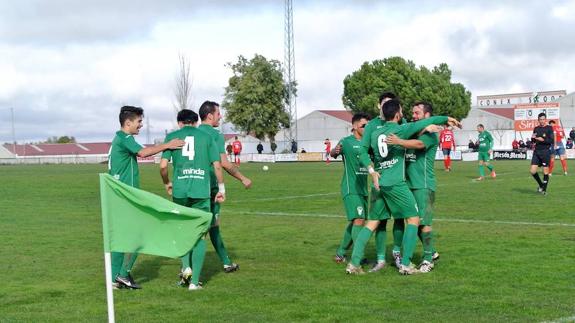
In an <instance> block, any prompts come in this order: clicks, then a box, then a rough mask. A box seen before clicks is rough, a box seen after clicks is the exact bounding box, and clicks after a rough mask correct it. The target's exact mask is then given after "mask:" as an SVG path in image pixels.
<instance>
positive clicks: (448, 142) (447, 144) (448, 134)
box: [439, 129, 455, 149]
mask: <svg viewBox="0 0 575 323" xmlns="http://www.w3.org/2000/svg"><path fill="white" fill-rule="evenodd" d="M439 139H440V141H441V148H445V149H451V147H453V146H455V136H454V135H453V131H451V130H449V129H445V130H443V131H441V135H440V136H439Z"/></svg>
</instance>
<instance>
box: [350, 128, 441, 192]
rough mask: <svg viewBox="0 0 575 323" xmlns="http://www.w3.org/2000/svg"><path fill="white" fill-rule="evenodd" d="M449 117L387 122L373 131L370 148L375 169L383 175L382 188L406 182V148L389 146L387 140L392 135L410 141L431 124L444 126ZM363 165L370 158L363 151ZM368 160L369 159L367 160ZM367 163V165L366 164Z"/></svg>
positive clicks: (380, 180)
mask: <svg viewBox="0 0 575 323" xmlns="http://www.w3.org/2000/svg"><path fill="white" fill-rule="evenodd" d="M445 122H447V117H431V118H427V119H424V120H420V121H417V122H410V123H404V124H402V125H399V124H397V123H396V122H386V123H385V124H384V125H383V127H381V128H379V129H377V130H375V131H373V132H372V133H371V137H370V140H369V142H370V147H371V148H372V149H373V151H374V155H375V160H374V168H375V170H376V171H378V172H379V173H380V174H381V177H380V178H379V185H380V186H393V185H396V184H399V183H401V182H403V181H405V152H406V150H405V148H403V147H402V146H399V145H388V144H387V143H386V142H385V140H386V139H387V136H388V135H390V134H395V135H397V136H398V137H399V138H402V139H408V138H410V137H411V136H413V135H415V134H417V133H418V132H420V131H421V130H423V129H425V127H427V126H428V125H431V124H444V123H445ZM360 158H361V159H362V164H368V163H369V156H368V155H367V153H366V152H365V151H363V150H362V154H361V157H360ZM366 158H367V159H366ZM366 162H367V163H366Z"/></svg>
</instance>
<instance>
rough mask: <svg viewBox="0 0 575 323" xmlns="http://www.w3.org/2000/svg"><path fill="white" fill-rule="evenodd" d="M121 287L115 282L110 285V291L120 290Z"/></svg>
mask: <svg viewBox="0 0 575 323" xmlns="http://www.w3.org/2000/svg"><path fill="white" fill-rule="evenodd" d="M121 288H122V287H121V286H120V284H118V283H117V282H113V283H112V289H121Z"/></svg>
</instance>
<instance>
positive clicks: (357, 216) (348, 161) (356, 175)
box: [330, 112, 385, 263]
mask: <svg viewBox="0 0 575 323" xmlns="http://www.w3.org/2000/svg"><path fill="white" fill-rule="evenodd" d="M368 120H369V116H368V115H367V114H365V113H361V112H360V113H356V114H354V115H353V117H352V118H351V124H352V130H351V131H352V133H353V134H352V135H349V136H347V137H345V138H343V139H341V140H340V141H339V142H338V144H337V145H336V146H335V148H333V149H332V150H331V151H330V156H331V157H333V158H337V157H338V156H339V155H342V159H343V176H342V178H341V197H342V199H343V205H344V208H345V214H346V216H347V220H348V221H349V223H348V225H347V226H346V228H345V231H344V235H343V239H342V241H341V243H340V245H339V248H338V249H337V251H336V252H335V256H334V261H335V262H337V263H342V262H345V261H347V259H346V257H345V251H346V249H347V248H349V246H350V245H351V243H352V241H353V239H355V237H356V236H357V233H358V232H359V230H361V228H362V227H363V223H364V220H365V218H366V213H367V169H366V168H361V167H360V166H359V159H358V157H359V151H360V147H361V142H360V140H361V136H362V135H363V130H364V128H365V125H366V124H367V121H368ZM384 256H385V254H384Z"/></svg>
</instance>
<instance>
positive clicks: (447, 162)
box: [439, 127, 455, 172]
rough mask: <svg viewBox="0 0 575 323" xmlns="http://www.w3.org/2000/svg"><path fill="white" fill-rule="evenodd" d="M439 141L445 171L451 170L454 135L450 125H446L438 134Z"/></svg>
mask: <svg viewBox="0 0 575 323" xmlns="http://www.w3.org/2000/svg"><path fill="white" fill-rule="evenodd" d="M439 142H440V144H441V151H442V152H443V165H444V166H445V171H446V172H449V171H451V149H452V148H453V150H455V136H454V135H453V131H451V127H447V128H445V129H443V131H441V134H440V135H439Z"/></svg>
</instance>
